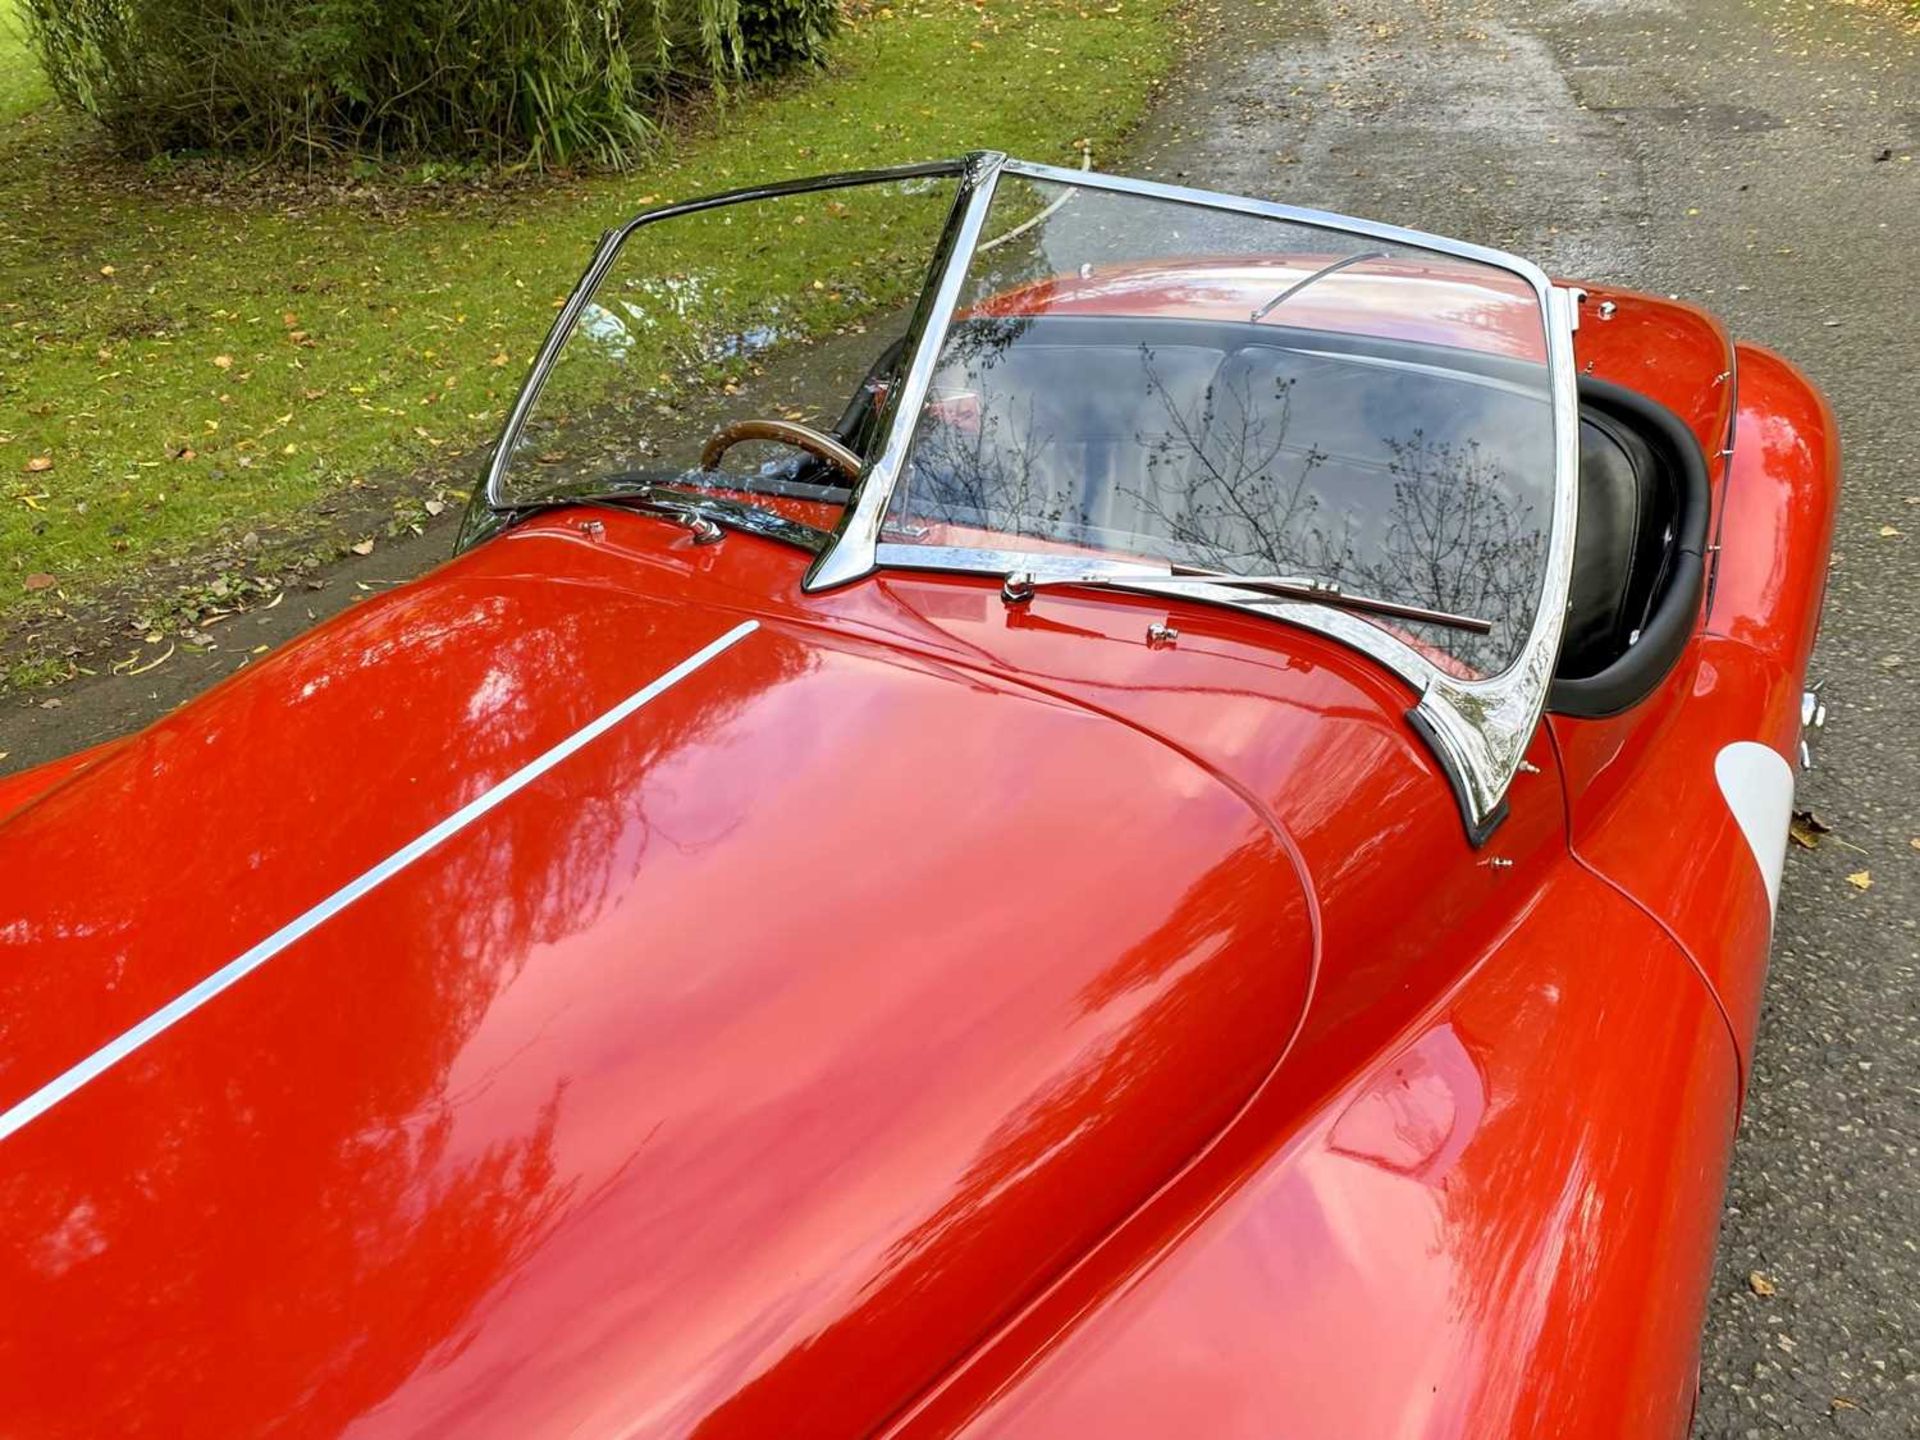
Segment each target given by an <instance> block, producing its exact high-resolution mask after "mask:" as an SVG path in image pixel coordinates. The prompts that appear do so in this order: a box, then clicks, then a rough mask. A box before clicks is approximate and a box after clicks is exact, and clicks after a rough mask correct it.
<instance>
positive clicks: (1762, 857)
mask: <svg viewBox="0 0 1920 1440" xmlns="http://www.w3.org/2000/svg"><path fill="white" fill-rule="evenodd" d="M1713 775H1714V778H1715V779H1716V780H1718V781H1719V782H1720V793H1721V794H1722V795H1724V796H1726V797H1727V808H1728V809H1729V810H1731V811H1732V812H1733V818H1734V820H1735V821H1736V822H1737V823H1738V824H1739V826H1740V833H1741V834H1742V835H1744V836H1746V837H1747V847H1748V848H1749V849H1751V850H1752V851H1753V858H1754V860H1755V861H1756V862H1757V863H1758V864H1759V866H1760V878H1761V880H1763V881H1764V882H1765V883H1766V887H1767V910H1768V913H1769V914H1772V913H1773V912H1774V911H1775V910H1777V909H1778V908H1779V901H1780V871H1781V869H1782V868H1783V867H1784V866H1785V865H1786V863H1787V825H1788V823H1789V822H1790V821H1791V820H1792V819H1793V767H1792V766H1790V765H1789V764H1787V762H1786V760H1785V759H1783V758H1782V757H1781V754H1780V752H1779V751H1778V750H1775V749H1774V748H1773V747H1772V746H1770V745H1761V744H1759V743H1758V742H1756V741H1753V740H1740V741H1736V742H1735V743H1734V744H1732V745H1728V746H1726V747H1725V748H1723V749H1722V750H1721V751H1720V753H1719V754H1718V755H1717V756H1715V757H1714V761H1713Z"/></svg>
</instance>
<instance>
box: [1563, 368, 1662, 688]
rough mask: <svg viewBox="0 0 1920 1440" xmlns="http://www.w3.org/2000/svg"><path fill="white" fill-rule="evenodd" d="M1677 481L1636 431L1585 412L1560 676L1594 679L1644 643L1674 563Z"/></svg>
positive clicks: (1589, 409)
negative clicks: (1642, 635)
mask: <svg viewBox="0 0 1920 1440" xmlns="http://www.w3.org/2000/svg"><path fill="white" fill-rule="evenodd" d="M1674 498H1675V497H1674V484H1673V477H1672V475H1671V474H1669V473H1668V467H1667V466H1666V465H1665V464H1663V463H1662V461H1661V458H1660V456H1659V455H1658V454H1656V453H1655V451H1654V449H1653V447H1652V446H1651V445H1649V444H1648V443H1647V441H1646V440H1645V438H1644V437H1642V436H1641V435H1640V434H1639V433H1638V432H1637V431H1635V430H1634V429H1633V428H1632V427H1630V426H1628V425H1627V424H1625V423H1624V422H1622V421H1621V420H1620V419H1618V418H1617V417H1615V416H1614V415H1611V414H1609V413H1607V412H1606V411H1604V410H1601V409H1599V408H1598V407H1597V406H1594V405H1591V404H1583V405H1582V406H1581V408H1580V523H1579V526H1578V534H1577V538H1576V540H1575V544H1574V551H1573V589H1572V594H1571V597H1570V599H1569V602H1568V606H1567V628H1566V638H1565V639H1564V640H1563V641H1562V642H1561V647H1560V666H1559V672H1560V674H1562V675H1568V676H1579V675H1591V674H1593V673H1595V672H1596V671H1598V670H1601V669H1603V668H1604V667H1605V666H1606V665H1608V664H1609V663H1610V662H1612V661H1613V660H1614V659H1615V658H1617V657H1618V656H1619V655H1620V654H1621V653H1622V652H1623V651H1625V650H1626V649H1627V647H1628V646H1629V645H1631V644H1632V643H1633V641H1634V639H1635V638H1637V636H1638V633H1639V631H1640V629H1641V628H1642V627H1643V626H1644V625H1645V624H1646V621H1647V616H1648V614H1649V613H1650V612H1651V610H1652V608H1653V602H1654V600H1655V599H1656V598H1657V597H1658V596H1659V594H1660V589H1661V584H1662V582H1663V581H1664V580H1665V578H1666V574H1667V570H1668V568H1669V566H1670V565H1671V563H1672V558H1673V539H1674V535H1673V518H1674Z"/></svg>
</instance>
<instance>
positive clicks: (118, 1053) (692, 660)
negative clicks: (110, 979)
mask: <svg viewBox="0 0 1920 1440" xmlns="http://www.w3.org/2000/svg"><path fill="white" fill-rule="evenodd" d="M759 628H760V622H759V621H757V620H748V621H745V622H744V623H742V624H739V625H736V626H734V627H733V629H731V630H729V631H728V632H727V633H726V634H724V635H722V636H721V637H720V638H719V639H718V640H715V641H714V642H713V643H712V644H710V645H706V646H704V647H702V648H701V649H699V650H697V651H695V652H694V653H693V654H692V655H689V656H688V657H687V658H686V659H684V660H682V661H681V662H680V663H679V664H678V665H675V666H674V667H673V668H672V669H671V670H669V671H667V672H666V674H664V675H662V676H661V677H660V678H659V679H657V680H654V681H651V682H649V683H648V684H646V685H644V686H642V687H641V688H640V689H639V690H636V691H635V692H634V693H633V694H631V695H629V696H628V697H627V698H626V699H625V700H622V701H621V702H620V703H619V704H618V705H616V706H614V707H613V708H612V709H611V710H609V711H607V712H606V713H605V714H603V715H601V716H600V717H599V718H598V719H597V720H592V721H589V722H588V723H587V724H586V725H585V726H583V727H581V728H580V729H578V730H576V731H574V733H573V734H571V735H569V736H568V737H567V738H566V739H564V740H562V741H561V742H560V743H559V744H557V745H555V746H554V747H553V748H552V749H551V750H548V751H547V752H546V753H544V754H542V755H540V756H539V757H538V758H536V759H534V760H530V761H528V762H527V763H526V764H525V765H523V766H521V767H520V768H519V769H518V770H516V771H514V772H513V774H511V775H509V776H508V777H507V778H506V779H504V780H502V781H501V782H500V783H499V784H498V785H495V786H494V787H493V788H492V789H491V790H488V791H487V792H486V793H485V794H483V795H481V796H480V797H479V798H478V799H476V800H472V801H469V802H468V803H467V804H465V805H463V806H461V808H460V809H458V810H456V811H454V813H453V814H451V815H449V816H448V817H447V818H446V819H444V820H442V821H441V822H440V823H439V824H438V825H435V826H434V827H433V828H432V829H431V830H428V831H427V832H426V833H424V834H422V835H420V836H418V837H416V838H415V839H413V840H411V841H409V842H408V843H407V844H405V845H403V846H401V848H400V849H398V850H396V851H394V852H393V854H391V855H389V856H388V857H387V858H386V859H384V860H382V861H381V862H380V863H379V864H377V865H375V866H374V867H373V868H372V869H370V870H367V871H365V872H364V873H362V874H361V875H359V876H357V877H356V878H354V879H353V880H350V881H348V882H347V883H346V884H345V885H343V886H342V887H341V888H340V889H338V890H336V891H334V892H333V894H331V895H329V896H328V897H327V898H326V899H324V900H322V901H321V902H320V903H319V904H317V905H315V906H314V907H313V908H312V909H310V910H308V911H307V912H306V913H305V914H303V915H300V916H299V917H297V918H295V919H293V920H290V921H288V922H287V923H286V924H285V925H283V926H281V927H280V928H279V929H278V930H276V931H274V932H273V934H271V935H269V936H268V937H267V938H266V939H264V940H262V941H261V942H260V943H259V944H257V945H255V946H254V947H253V948H252V949H251V950H248V951H247V952H246V953H245V954H243V955H241V956H240V957H239V958H238V959H236V960H231V961H229V962H228V963H227V964H225V965H223V966H221V967H220V968H219V969H218V970H216V971H214V972H213V973H212V974H211V975H209V976H207V978H206V979H204V980H202V981H201V982H200V983H199V984H197V985H195V986H194V987H193V988H192V989H190V990H187V991H184V992H183V993H181V994H180V995H178V996H176V997H175V998H174V999H172V1000H170V1001H168V1002H167V1003H166V1004H165V1005H163V1006H161V1007H160V1008H159V1009H158V1010H156V1011H154V1012H153V1014H151V1015H149V1016H148V1017H147V1018H146V1019H144V1020H142V1021H141V1022H140V1023H139V1024H137V1025H135V1026H134V1027H133V1028H132V1029H130V1030H126V1031H123V1032H122V1033H121V1034H120V1035H118V1036H116V1037H115V1038H114V1039H113V1040H110V1041H108V1042H107V1043H106V1044H105V1045H103V1046H101V1047H100V1048H99V1049H98V1050H96V1051H94V1052H93V1053H92V1054H91V1055H89V1056H87V1058H86V1059H84V1060H82V1061H80V1063H79V1064H77V1065H74V1066H73V1067H72V1068H70V1069H68V1070H67V1071H65V1072H64V1073H62V1074H60V1075H58V1076H56V1077H55V1078H53V1079H52V1080H49V1081H48V1082H47V1083H46V1084H45V1085H42V1086H41V1087H40V1088H39V1089H38V1090H36V1091H34V1092H33V1093H32V1094H31V1095H29V1096H27V1098H26V1099H24V1100H22V1101H20V1102H19V1103H18V1104H16V1105H14V1106H13V1107H12V1108H11V1109H9V1110H7V1112H6V1113H5V1114H0V1140H4V1139H6V1138H7V1137H8V1136H9V1135H12V1134H13V1133H14V1132H15V1131H16V1130H18V1129H20V1128H21V1127H22V1126H24V1125H26V1124H27V1123H28V1122H29V1121H32V1120H35V1119H37V1118H38V1117H40V1116H41V1115H44V1114H45V1113H46V1112H47V1111H49V1110H51V1109H52V1108H53V1107H54V1106H55V1105H58V1104H59V1103H60V1102H61V1101H62V1100H65V1099H66V1098H67V1097H68V1096H70V1095H72V1094H73V1093H74V1092H75V1091H76V1090H78V1089H79V1088H80V1087H81V1086H83V1085H85V1084H87V1083H88V1082H89V1081H91V1080H94V1079H97V1078H98V1077H99V1076H100V1075H102V1074H104V1073H105V1072H106V1071H107V1070H109V1069H111V1068H112V1067H113V1066H115V1065H117V1064H119V1063H120V1062H121V1061H122V1060H124V1059H126V1058H127V1056H129V1055H131V1054H132V1053H133V1052H134V1051H135V1050H138V1049H139V1048H140V1047H141V1046H142V1045H145V1044H146V1043H147V1042H148V1041H149V1040H151V1039H153V1038H154V1037H155V1036H157V1035H159V1034H160V1033H161V1032H162V1031H164V1030H167V1029H168V1028H170V1027H171V1026H173V1025H175V1024H177V1023H178V1022H179V1021H181V1020H184V1019H185V1018H186V1017H187V1016H189V1015H191V1014H192V1013H193V1012H194V1011H196V1010H198V1009H199V1008H200V1007H201V1006H202V1005H205V1004H206V1003H207V1002H208V1001H209V1000H212V999H213V998H214V997H215V996H217V995H219V994H220V993H221V992H222V991H225V990H228V989H230V988H232V987H233V986H234V985H236V984H237V983H239V982H240V981H241V980H243V979H245V978H246V977H247V976H248V975H250V974H252V973H253V972H254V971H255V970H258V969H259V968H260V967H261V966H262V965H264V964H266V963H267V961H269V960H271V959H273V957H274V956H276V955H278V954H279V953H280V952H281V951H282V950H285V949H286V948H287V947H288V946H289V945H291V944H293V942H294V941H296V940H298V939H300V938H301V937H303V936H305V935H306V934H308V933H309V932H310V931H312V930H314V929H316V928H317V927H318V926H320V925H322V924H324V923H325V922H326V921H328V920H329V919H331V918H332V917H333V916H335V915H337V914H339V913H340V912H341V911H342V910H344V909H346V908H347V906H349V905H351V904H353V902H354V901H356V900H358V899H360V897H361V896H363V895H365V894H367V893H368V892H369V891H371V890H373V889H375V888H376V887H377V886H379V885H381V884H383V883H384V882H386V881H388V880H390V879H392V878H393V877H394V876H395V875H397V874H399V873H400V872H401V871H402V870H404V869H406V868H407V866H409V865H411V864H413V862H414V861H416V860H418V859H419V858H420V857H421V856H423V855H425V854H426V853H427V852H428V851H430V850H432V849H433V848H434V847H435V846H437V845H439V844H440V843H441V842H442V841H443V840H446V839H448V838H450V837H451V836H453V835H455V834H457V833H458V832H460V831H461V830H464V829H465V828H466V827H467V826H469V825H471V824H472V823H473V822H474V821H476V820H478V819H479V818H480V817H481V816H483V815H485V814H487V812H489V811H490V810H493V809H495V808H496V807H498V806H499V805H500V804H501V803H502V802H504V801H506V800H507V799H509V798H510V797H512V796H513V795H516V794H518V793H519V792H520V791H521V790H524V789H526V787H527V786H529V785H531V784H532V783H533V782H534V781H535V780H538V779H539V778H540V777H541V776H542V775H544V774H546V773H547V772H548V771H549V770H551V769H553V767H554V766H556V765H558V764H559V763H560V762H561V761H562V760H565V759H566V758H567V757H568V756H570V755H572V754H573V753H574V752H575V751H577V750H579V749H581V748H582V747H583V746H585V745H587V744H589V743H591V742H592V741H593V740H595V739H597V738H599V737H600V736H601V735H604V734H605V733H606V732H607V731H609V730H611V729H612V728H613V727H614V726H615V725H618V724H619V723H620V722H621V721H622V720H624V719H626V718H627V717H628V716H629V715H631V714H633V713H634V711H636V710H638V709H639V708H640V707H641V706H643V705H645V704H646V703H647V702H648V701H650V700H653V699H656V698H658V697H659V696H660V695H661V694H662V693H663V692H664V691H667V690H669V689H671V688H672V687H673V686H675V685H677V684H679V683H680V682H681V681H682V680H684V679H686V678H687V676H689V675H691V674H692V673H693V672H694V671H696V670H698V669H700V667H701V666H703V665H705V664H706V663H707V662H708V661H710V660H712V659H714V658H715V657H716V656H718V655H720V654H721V653H723V652H724V651H727V650H730V649H732V648H733V647H734V646H735V645H737V644H739V643H740V642H741V641H742V640H744V639H746V638H747V636H749V635H751V634H752V633H753V632H754V631H755V630H758V629H759Z"/></svg>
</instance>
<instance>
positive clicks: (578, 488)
mask: <svg viewBox="0 0 1920 1440" xmlns="http://www.w3.org/2000/svg"><path fill="white" fill-rule="evenodd" d="M569 505H608V506H612V507H614V508H616V509H622V510H641V511H644V512H645V513H647V514H649V515H658V516H660V518H662V519H663V520H671V521H673V522H674V523H675V524H677V525H684V526H685V527H686V528H687V529H688V530H690V531H692V532H693V538H694V539H695V540H696V541H698V542H700V543H702V544H706V543H709V542H711V541H714V540H718V539H719V538H720V537H721V532H722V531H726V530H737V531H740V532H741V533H742V534H746V535H758V536H761V537H762V538H763V539H767V540H778V541H780V542H781V543H783V544H786V545H793V546H797V547H798V548H799V549H802V550H805V551H806V552H807V553H808V554H811V555H818V554H819V553H820V552H821V551H822V550H825V549H826V548H827V542H828V541H829V540H831V539H832V538H833V537H832V536H831V535H830V534H829V533H828V532H827V531H825V530H822V529H820V527H819V526H817V525H808V524H806V523H805V522H804V521H800V520H791V519H788V518H787V517H786V516H785V515H782V514H780V513H779V512H778V511H774V510H767V509H763V508H762V507H760V506H758V505H749V504H747V503H746V502H745V501H743V500H735V499H732V498H730V497H728V496H723V495H709V494H706V493H704V492H702V491H699V490H681V489H678V488H676V487H673V486H668V485H657V484H652V483H648V482H642V483H639V484H620V483H609V482H607V481H588V482H585V483H582V484H580V485H573V486H567V487H564V488H562V489H558V490H551V491H549V492H547V493H546V494H545V495H542V496H541V497H540V498H539V499H538V500H534V501H530V502H528V503H527V504H525V505H520V506H515V507H513V508H515V509H517V510H519V511H521V512H523V513H526V514H531V513H533V512H534V511H536V510H558V509H563V508H565V507H566V506H569Z"/></svg>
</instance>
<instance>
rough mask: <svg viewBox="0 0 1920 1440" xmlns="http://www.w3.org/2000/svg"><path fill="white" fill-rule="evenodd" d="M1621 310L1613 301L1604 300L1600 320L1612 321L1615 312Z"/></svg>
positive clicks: (1601, 305)
mask: <svg viewBox="0 0 1920 1440" xmlns="http://www.w3.org/2000/svg"><path fill="white" fill-rule="evenodd" d="M1619 308H1620V307H1619V306H1618V305H1615V304H1614V303H1613V301H1611V300H1602V301H1601V302H1600V318H1601V319H1602V320H1611V319H1612V318H1613V312H1614V311H1616V310H1618V309H1619Z"/></svg>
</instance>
